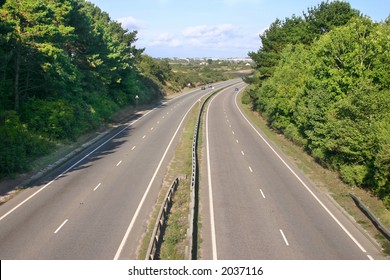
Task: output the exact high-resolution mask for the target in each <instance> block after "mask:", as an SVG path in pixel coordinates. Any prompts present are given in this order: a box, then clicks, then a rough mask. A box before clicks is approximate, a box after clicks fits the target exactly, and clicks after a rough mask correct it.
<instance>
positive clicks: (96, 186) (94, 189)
mask: <svg viewBox="0 0 390 280" xmlns="http://www.w3.org/2000/svg"><path fill="white" fill-rule="evenodd" d="M101 184H102V183H99V184H98V185H97V186H96V187H95V188H94V189H93V191H96V190H97V189H98V188H99V187H100V185H101Z"/></svg>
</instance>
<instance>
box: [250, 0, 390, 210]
mask: <svg viewBox="0 0 390 280" xmlns="http://www.w3.org/2000/svg"><path fill="white" fill-rule="evenodd" d="M287 22H288V21H287V20H286V21H285V22H283V23H281V22H280V21H276V22H275V24H274V25H273V26H271V28H270V29H269V31H268V32H269V34H268V33H266V34H265V35H264V36H265V37H264V40H265V39H267V40H268V39H271V38H272V40H271V42H272V44H271V45H272V46H277V47H273V48H270V47H269V45H266V46H265V47H264V46H263V48H261V49H260V50H259V52H258V53H257V54H258V55H259V56H257V57H256V58H257V59H260V60H261V58H269V57H274V56H275V54H277V55H278V57H277V59H276V60H275V61H273V62H272V63H271V64H270V66H271V68H272V71H270V72H269V75H268V76H267V77H266V78H265V74H264V73H267V71H268V70H267V69H271V68H265V64H264V63H263V62H261V61H260V63H257V71H256V73H255V75H254V77H255V78H254V79H253V80H254V82H253V84H252V85H251V90H250V91H249V92H248V94H247V96H246V98H247V99H248V98H251V100H252V102H253V104H254V105H253V106H254V108H256V109H257V110H259V111H260V112H261V113H262V115H263V116H264V117H265V118H266V119H267V120H268V122H269V124H270V125H271V126H272V127H274V128H276V129H278V130H279V131H281V132H283V133H284V134H285V135H286V136H287V137H289V138H290V139H291V140H293V141H295V142H297V143H299V144H301V145H303V146H305V148H306V149H307V151H308V152H309V153H311V154H312V155H313V156H314V157H315V158H316V159H317V160H318V161H319V162H320V163H322V164H323V165H325V166H328V167H329V168H332V169H335V170H338V171H339V173H340V177H341V178H342V179H343V180H344V181H345V182H346V183H348V184H350V185H357V186H361V187H365V188H368V189H370V190H371V191H372V192H373V193H375V194H377V195H378V197H380V198H381V199H382V200H383V201H384V202H385V204H386V205H387V207H389V208H390V180H389V179H390V83H389V81H390V55H389V54H390V45H389V40H390V28H389V24H388V21H386V22H384V23H373V22H372V21H371V20H370V19H368V18H364V17H361V16H360V13H358V12H357V11H355V10H352V9H351V8H350V7H349V4H347V3H345V2H338V1H335V2H332V3H322V4H320V5H319V6H318V7H317V8H316V9H309V12H308V14H305V20H304V23H303V24H306V25H307V26H308V29H307V31H306V32H308V31H310V32H311V33H312V32H314V33H316V34H317V35H318V36H317V35H316V36H314V37H312V39H310V40H307V41H306V42H305V40H290V39H289V40H290V42H286V39H285V38H284V37H283V36H281V37H278V36H277V35H278V34H279V33H283V32H282V30H283V29H286V30H288V32H287V33H285V34H301V33H299V32H300V31H302V29H301V28H298V27H297V30H295V33H294V32H292V31H291V30H290V29H289V28H286V27H285V25H286V24H287ZM298 31H299V32H298ZM271 33H272V36H270V35H271ZM285 36H287V35H285ZM310 36H312V34H311V35H310ZM298 37H299V38H304V39H307V38H309V37H308V36H305V35H302V34H301V35H300V36H298ZM295 38H297V37H295ZM262 39H263V38H262ZM314 39H316V40H314ZM276 50H277V51H276ZM266 61H267V60H266ZM262 63H263V64H262Z"/></svg>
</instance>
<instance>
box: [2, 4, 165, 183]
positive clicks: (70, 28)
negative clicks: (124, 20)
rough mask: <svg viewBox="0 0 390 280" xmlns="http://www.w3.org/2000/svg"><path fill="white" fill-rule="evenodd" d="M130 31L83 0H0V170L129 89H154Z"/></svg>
mask: <svg viewBox="0 0 390 280" xmlns="http://www.w3.org/2000/svg"><path fill="white" fill-rule="evenodd" d="M136 36H137V32H136V31H131V32H130V31H128V30H125V29H123V28H122V27H121V25H120V23H118V22H116V21H113V20H111V19H110V17H109V15H108V14H107V13H105V12H103V11H101V10H100V9H99V8H98V7H96V6H95V5H93V4H91V3H90V2H87V1H84V0H55V1H54V0H6V1H1V2H0V178H1V177H4V176H6V175H8V174H12V173H15V172H20V171H24V170H27V169H28V168H29V163H30V162H31V160H32V159H34V158H36V157H38V156H40V155H43V154H45V153H47V152H49V151H50V150H51V149H52V147H53V146H54V145H55V143H56V141H64V140H74V139H76V138H77V137H78V136H80V135H81V134H83V133H85V132H87V131H89V130H91V129H95V128H97V127H98V126H100V125H101V122H102V121H105V120H108V119H109V118H110V116H111V115H112V114H113V113H114V112H115V111H117V110H118V109H119V108H120V107H123V106H125V105H129V104H130V105H131V104H135V96H136V95H138V96H139V102H142V103H147V102H151V101H153V100H155V99H156V98H158V97H159V96H161V88H160V85H159V84H157V83H155V82H154V80H153V79H152V78H151V76H148V75H146V74H145V73H143V72H142V71H141V67H139V64H140V61H142V59H143V58H142V57H143V56H144V55H143V54H142V52H143V49H137V48H136V47H135V45H134V43H135V42H136V40H137V38H136Z"/></svg>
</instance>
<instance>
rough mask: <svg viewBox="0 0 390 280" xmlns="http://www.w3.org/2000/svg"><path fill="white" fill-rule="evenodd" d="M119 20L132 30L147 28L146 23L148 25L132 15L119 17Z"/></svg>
mask: <svg viewBox="0 0 390 280" xmlns="http://www.w3.org/2000/svg"><path fill="white" fill-rule="evenodd" d="M117 21H118V22H120V23H121V24H122V27H123V28H125V29H128V30H130V31H132V30H140V29H145V25H146V24H145V22H144V21H142V20H139V19H136V18H134V17H131V16H129V17H124V18H118V19H117Z"/></svg>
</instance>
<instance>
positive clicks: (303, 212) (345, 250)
mask: <svg viewBox="0 0 390 280" xmlns="http://www.w3.org/2000/svg"><path fill="white" fill-rule="evenodd" d="M236 82H237V80H235V81H228V82H223V83H219V84H217V85H215V87H216V89H215V90H217V89H220V88H223V87H226V86H227V85H231V84H233V83H236ZM238 87H240V88H242V87H244V84H242V83H241V84H240V85H239V86H238ZM209 93H210V90H209V89H207V90H206V91H204V90H195V91H192V92H191V93H188V94H185V95H182V96H179V97H177V98H174V99H172V100H170V101H167V102H165V103H164V104H162V105H161V106H158V107H156V108H154V109H153V110H149V111H146V112H143V113H142V114H141V116H139V117H138V118H136V119H135V120H133V121H130V122H128V123H126V124H123V125H121V126H119V127H118V128H117V129H116V130H115V131H114V132H112V133H111V134H110V135H108V136H106V137H105V138H104V139H102V140H100V141H99V142H98V143H96V144H94V145H93V146H91V147H89V148H87V149H86V150H85V151H84V152H83V153H81V154H80V155H78V156H77V157H76V158H74V159H73V160H71V161H69V162H68V163H67V164H66V165H64V166H63V167H62V168H61V169H60V170H58V171H57V173H55V174H52V175H50V176H48V177H46V178H45V179H44V180H42V181H40V182H39V183H37V184H35V185H34V186H31V187H30V188H27V189H25V190H24V191H22V192H21V193H20V194H19V195H17V196H16V197H15V198H13V199H11V200H10V201H8V202H7V203H5V204H3V205H1V206H0V258H1V259H65V260H66V259H72V260H78V259H91V260H92V259H103V260H107V259H135V258H136V256H137V249H138V246H139V241H140V238H141V237H142V235H143V233H144V232H145V229H146V225H147V221H148V218H149V215H150V213H151V211H152V209H153V207H154V204H155V202H156V199H157V196H158V193H159V190H160V187H161V183H162V181H163V178H164V175H165V172H166V170H167V168H168V164H169V162H170V159H171V158H172V156H173V152H174V149H175V146H176V144H177V142H178V138H179V137H180V134H181V131H182V129H183V126H184V125H183V124H184V122H185V119H186V115H187V113H188V112H189V111H190V109H191V108H192V106H193V105H194V104H196V103H197V102H198V100H199V99H200V98H201V97H202V96H204V95H206V94H209ZM236 98H237V92H236V91H235V90H234V87H230V88H227V89H224V90H223V91H221V92H220V93H218V94H217V95H216V96H215V97H213V99H212V101H211V102H209V104H208V107H206V110H207V114H206V138H207V146H206V147H205V149H204V151H205V153H206V154H207V163H206V162H205V161H203V167H202V170H208V171H206V173H204V174H203V175H202V178H203V179H202V181H201V182H202V186H201V189H202V196H201V198H200V199H201V204H202V205H203V206H204V209H203V211H202V212H201V215H202V219H203V220H204V222H209V223H207V224H205V225H204V234H205V237H206V238H205V241H204V242H203V243H202V251H203V252H204V254H203V257H204V258H205V259H208V258H209V259H369V258H372V259H376V258H381V254H380V252H379V251H378V249H377V248H376V247H375V246H374V245H373V244H372V242H371V240H369V239H368V238H367V237H366V236H365V235H364V234H362V233H361V231H360V230H359V229H358V228H357V227H356V225H355V224H354V223H352V222H351V221H350V220H349V219H348V218H347V217H346V216H345V215H344V214H343V213H341V212H340V210H339V209H338V208H337V207H335V206H334V205H332V203H330V202H329V201H328V200H327V199H326V197H325V196H324V195H323V194H321V193H319V191H318V190H316V188H315V187H314V186H313V185H312V184H311V182H310V181H309V180H307V179H306V178H305V176H304V175H303V174H301V173H300V171H299V170H296V168H295V167H294V166H293V165H292V164H291V163H290V162H289V161H288V159H286V158H285V156H283V155H282V153H281V152H280V151H278V150H277V149H276V148H275V147H273V145H272V143H270V142H269V141H268V140H266V138H265V137H264V136H263V135H262V133H261V132H259V131H258V130H257V129H256V128H255V127H253V126H252V125H251V124H250V122H249V121H248V120H247V119H246V118H245V116H244V115H243V114H242V112H241V111H240V109H239V107H238V106H237V103H236ZM206 174H207V175H206ZM205 178H206V179H205ZM205 180H207V182H205ZM205 211H206V212H207V211H209V212H207V213H206V212H205ZM203 216H204V217H203ZM207 237H209V238H207Z"/></svg>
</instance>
